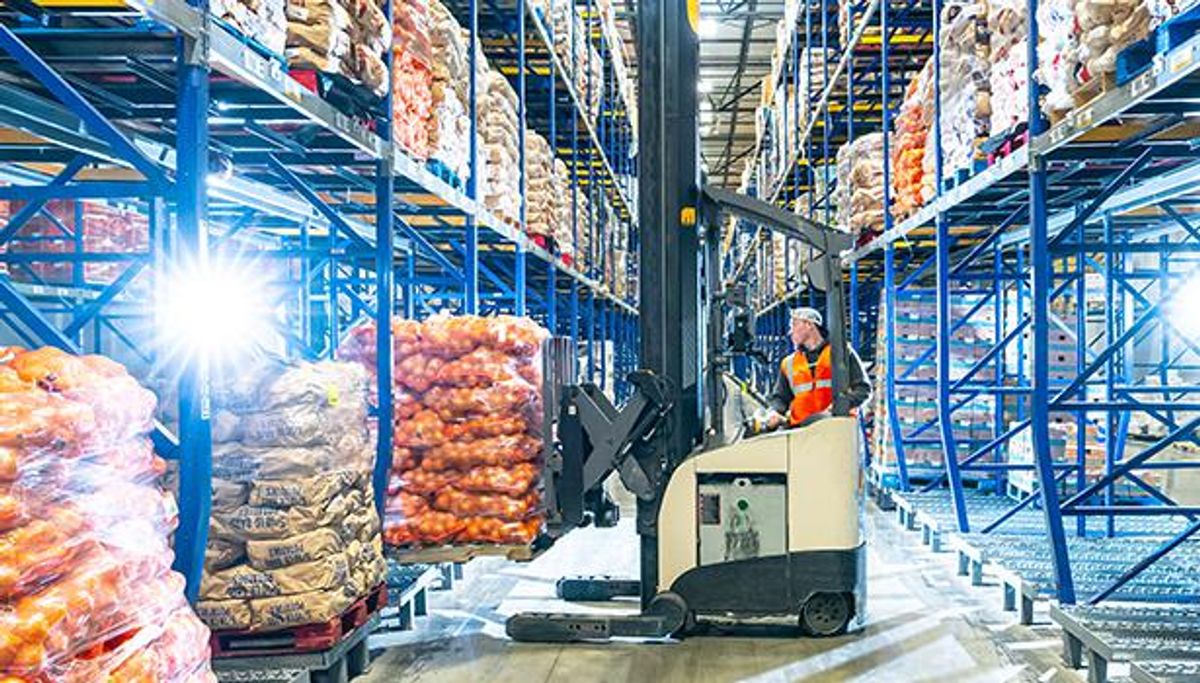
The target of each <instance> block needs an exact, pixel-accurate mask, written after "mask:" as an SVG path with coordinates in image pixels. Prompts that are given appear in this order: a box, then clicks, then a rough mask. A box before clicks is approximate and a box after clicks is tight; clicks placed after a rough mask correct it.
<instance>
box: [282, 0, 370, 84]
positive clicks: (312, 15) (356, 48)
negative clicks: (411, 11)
mask: <svg viewBox="0 0 1200 683" xmlns="http://www.w3.org/2000/svg"><path fill="white" fill-rule="evenodd" d="M287 19H288V22H287V50H286V54H287V59H288V65H289V66H291V67H292V68H299V69H314V70H316V71H321V72H324V73H328V74H336V75H340V76H344V77H345V78H347V79H349V80H350V81H351V82H352V83H355V84H358V85H361V86H363V87H364V88H366V89H367V90H369V91H370V92H371V93H373V94H374V95H376V96H377V97H383V96H384V95H386V94H387V87H388V74H387V64H386V63H385V62H384V61H383V54H384V51H385V50H387V49H388V48H389V46H390V45H391V42H392V33H391V27H390V26H388V22H387V15H385V14H384V13H383V10H382V9H381V8H380V7H379V5H378V4H376V2H375V0H288V3H287Z"/></svg>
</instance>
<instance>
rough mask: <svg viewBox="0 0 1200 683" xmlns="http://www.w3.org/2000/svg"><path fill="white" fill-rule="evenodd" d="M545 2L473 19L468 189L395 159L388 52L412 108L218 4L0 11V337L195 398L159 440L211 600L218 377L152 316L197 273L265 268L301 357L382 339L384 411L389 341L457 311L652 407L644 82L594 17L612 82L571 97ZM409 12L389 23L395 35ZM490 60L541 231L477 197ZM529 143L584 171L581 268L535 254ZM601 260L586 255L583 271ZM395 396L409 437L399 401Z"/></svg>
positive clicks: (575, 208) (572, 175) (470, 10)
mask: <svg viewBox="0 0 1200 683" xmlns="http://www.w3.org/2000/svg"><path fill="white" fill-rule="evenodd" d="M534 4H535V3H532V2H528V3H527V2H525V1H524V0H518V1H517V2H516V3H509V4H507V5H505V6H504V7H496V6H494V5H489V8H488V10H487V11H486V12H485V11H482V10H481V9H480V8H479V6H478V4H477V3H476V2H475V1H474V0H471V1H470V2H450V3H448V8H449V9H450V11H451V12H452V13H453V15H454V16H455V18H456V19H457V20H458V23H459V24H460V25H461V27H462V30H463V31H465V38H466V44H467V45H474V44H476V42H477V41H478V43H479V44H480V45H481V46H482V49H481V50H474V49H470V50H467V52H468V53H469V57H468V59H469V63H470V69H469V77H468V80H469V86H468V90H469V93H470V97H469V98H468V101H467V102H465V103H464V106H465V108H466V110H467V116H468V119H469V127H470V130H469V137H468V138H467V140H468V141H469V146H470V155H469V163H468V164H467V166H466V168H467V169H468V174H467V175H468V177H467V178H460V177H458V175H457V174H455V173H454V172H453V171H452V170H451V169H448V168H447V165H446V164H441V163H434V162H429V163H427V162H426V161H425V160H424V159H423V158H417V157H414V156H413V155H411V154H410V153H409V152H408V151H407V150H406V149H405V148H403V147H402V146H401V145H400V144H399V142H394V141H393V140H392V131H393V130H395V126H396V124H397V120H396V118H395V117H396V116H397V114H396V113H395V112H394V111H393V106H392V104H393V102H392V99H393V97H394V94H395V91H394V88H393V86H392V85H391V82H392V78H391V76H392V60H393V54H394V51H395V49H396V48H395V47H392V46H389V48H388V49H385V50H384V51H383V58H384V64H385V66H386V67H387V71H386V73H385V77H386V80H387V83H388V85H387V86H386V87H385V88H384V89H385V90H386V95H384V96H383V97H382V98H378V99H374V98H370V97H363V96H362V92H361V91H358V90H355V89H354V88H347V87H346V84H345V83H344V82H339V80H338V79H331V78H327V77H323V76H320V75H313V74H312V73H308V72H304V73H302V72H301V70H298V69H294V68H293V69H290V70H289V68H288V66H287V59H286V58H285V57H284V56H283V55H281V54H278V53H276V52H273V51H272V50H270V49H268V48H267V47H265V46H264V45H263V44H262V43H261V42H259V41H256V40H251V39H249V38H247V37H246V36H245V35H243V34H241V33H240V32H239V31H238V30H236V29H234V28H233V27H232V26H231V25H230V24H229V23H227V22H225V21H222V20H219V19H217V18H215V17H213V16H212V15H211V14H210V13H209V4H208V3H207V2H204V1H203V0H198V1H196V2H186V1H185V0H155V1H154V2H146V3H142V2H138V1H137V0H129V1H128V2H112V1H109V0H101V1H100V2H85V3H61V2H56V3H46V5H45V6H41V5H40V4H39V3H36V2H35V3H20V4H11V3H10V4H9V5H8V6H6V8H5V9H4V10H3V12H2V14H0V55H2V56H3V59H2V60H0V69H3V71H4V74H5V78H4V81H5V82H4V83H3V84H2V85H0V99H2V100H3V102H4V105H3V106H2V107H0V136H3V145H2V147H0V179H2V181H3V187H0V200H4V201H5V202H19V203H18V204H16V205H13V206H12V210H11V211H8V212H6V214H5V215H4V220H0V249H2V250H3V253H0V263H3V264H4V265H5V266H6V271H7V272H6V273H2V274H0V328H3V329H4V331H5V332H4V333H5V338H6V339H11V340H13V341H18V340H23V341H24V343H26V344H29V345H53V346H57V347H61V348H63V349H68V350H72V351H90V352H97V353H105V354H108V355H112V356H116V357H119V358H121V359H122V360H124V361H126V362H127V363H128V364H130V365H131V367H132V368H133V369H134V370H135V371H137V372H138V373H139V375H140V376H142V377H144V378H145V380H146V381H147V382H149V383H150V384H151V386H153V387H154V388H155V389H156V390H157V391H158V392H159V393H160V396H161V397H162V399H163V403H164V404H168V403H170V402H171V400H173V399H174V398H177V399H178V414H174V413H170V414H167V415H164V417H163V422H164V424H171V425H172V428H168V427H166V426H160V427H159V429H158V430H157V433H156V435H155V436H156V442H157V445H158V448H159V451H160V452H161V453H162V454H163V455H164V456H165V457H169V458H171V459H175V460H178V461H179V463H180V468H181V479H182V483H181V487H180V491H181V499H180V527H179V532H178V536H177V540H176V544H175V548H176V552H177V566H178V567H179V569H180V570H181V571H182V572H183V573H184V574H185V576H186V577H187V578H188V583H189V596H191V597H193V599H194V597H195V595H196V590H197V586H198V582H199V578H200V572H201V569H202V565H203V556H204V546H205V537H206V530H207V528H208V510H209V504H210V499H211V491H210V483H209V482H210V479H211V448H212V445H211V427H210V424H209V418H210V415H209V396H208V389H207V382H208V377H207V373H208V368H207V367H206V366H205V365H204V364H203V363H201V362H199V361H198V360H196V359H195V358H193V357H188V356H186V355H182V354H179V353H177V350H176V349H171V348H164V347H163V346H162V345H161V344H160V343H159V342H158V340H159V339H160V338H161V335H160V334H159V332H160V330H159V323H161V318H162V311H161V310H156V307H155V305H153V302H154V301H155V300H156V299H158V297H159V296H160V295H161V294H162V291H161V288H162V286H163V283H164V282H165V281H167V280H169V279H170V278H171V277H172V276H173V275H174V274H176V273H180V272H191V271H197V270H200V271H203V270H205V269H207V268H208V267H209V266H211V265H213V264H230V263H233V264H240V265H241V266H243V267H245V266H249V267H250V268H252V269H254V270H256V271H258V273H259V274H260V275H261V279H260V282H259V284H261V285H262V287H263V288H264V290H265V291H266V292H268V298H269V300H270V301H271V303H272V306H273V310H275V311H278V315H277V316H275V319H273V320H272V321H271V322H272V325H273V326H274V337H273V339H274V341H275V342H277V344H278V346H279V348H278V349H277V350H279V351H281V352H283V353H286V354H287V355H289V356H292V357H303V358H310V359H317V358H329V357H332V355H333V354H334V353H335V351H336V349H337V347H338V344H339V343H340V341H341V339H342V336H343V334H344V333H345V331H346V330H348V329H349V328H350V327H351V326H352V325H353V324H355V323H356V322H358V321H361V320H363V319H374V320H376V322H377V323H380V324H378V329H379V330H380V333H379V335H378V337H379V339H378V343H379V348H380V351H381V353H380V354H379V355H380V357H379V366H378V372H377V377H378V381H379V386H380V387H381V388H388V387H391V385H392V379H391V371H392V364H391V360H390V351H389V350H390V348H391V340H390V332H389V330H390V327H389V325H388V324H386V321H388V320H389V319H390V318H391V316H392V315H393V314H395V315H403V316H407V317H424V316H426V315H429V314H432V313H434V312H437V311H441V310H450V311H455V312H461V313H495V312H509V313H515V314H518V315H529V316H532V317H534V318H535V319H537V320H538V321H539V322H541V323H542V324H543V325H545V326H546V327H547V328H549V329H550V330H551V331H552V332H554V333H555V334H559V335H563V336H568V337H570V338H571V340H572V341H573V343H574V344H575V345H576V348H578V349H579V350H580V354H581V363H580V367H581V374H582V375H583V379H590V380H593V381H597V382H601V381H604V380H605V379H606V378H616V379H615V381H611V383H609V384H608V385H607V386H608V387H609V388H610V389H611V390H612V391H614V392H615V393H616V394H617V395H624V394H625V393H626V392H627V391H628V387H627V386H625V384H624V381H623V378H624V376H625V374H626V373H627V372H628V371H630V370H632V369H633V368H634V367H636V349H637V340H636V315H637V307H636V296H637V286H636V281H635V280H634V281H633V282H632V283H631V282H630V280H631V278H632V277H633V276H634V274H636V254H633V253H630V246H629V245H635V244H637V236H636V230H637V218H636V199H635V198H634V197H633V195H632V193H633V192H634V188H635V186H636V159H635V158H634V155H633V150H634V149H635V148H636V143H635V141H634V138H635V134H636V133H635V128H634V124H633V123H631V121H630V108H629V106H628V105H627V103H628V98H629V97H630V93H631V92H632V91H631V89H630V88H629V86H628V82H627V74H626V71H625V66H624V64H623V63H622V64H621V65H617V66H614V61H615V59H616V56H615V55H614V54H613V52H612V51H613V50H619V49H620V46H619V45H615V44H614V42H613V41H614V40H615V38H616V33H615V29H614V28H613V27H612V26H611V23H612V15H611V7H610V8H608V11H607V13H606V12H604V11H601V10H600V9H599V8H597V7H595V6H593V5H592V4H590V3H585V4H580V5H579V6H578V7H577V9H576V11H577V14H578V15H579V17H580V21H579V22H578V27H579V29H580V30H579V31H578V33H577V34H576V33H575V31H574V30H573V29H572V35H571V36H570V37H569V39H570V40H571V41H573V43H574V44H575V45H576V46H579V45H587V46H591V47H592V48H593V49H592V50H591V51H585V52H584V53H585V54H587V55H589V56H593V57H595V58H596V59H598V60H600V62H599V63H598V64H597V66H598V67H599V68H598V69H597V70H596V71H595V73H599V74H601V75H602V82H592V79H591V77H590V76H587V77H585V78H583V79H581V80H580V79H576V80H575V81H572V79H571V78H570V74H583V73H584V68H583V67H582V66H580V65H579V64H578V63H577V60H575V55H576V54H578V53H576V52H572V53H570V54H569V55H568V56H569V57H571V60H568V61H564V60H562V59H560V58H559V57H557V56H555V55H554V54H553V51H552V50H548V49H547V46H548V45H553V44H554V41H555V34H554V30H555V29H554V27H553V25H552V23H551V22H549V21H547V20H546V17H549V16H553V15H554V13H555V12H556V11H559V10H561V9H563V8H564V7H568V6H567V5H566V3H565V2H560V1H559V0H550V1H549V2H546V3H539V4H538V7H536V8H535V7H534ZM407 5H408V3H406V4H405V7H407ZM398 9H400V6H398V5H395V4H389V3H385V4H384V5H383V10H384V13H385V14H386V19H387V22H388V24H389V25H391V24H392V23H393V21H394V16H395V14H396V12H397V11H398ZM572 9H575V8H572ZM571 26H572V27H575V26H576V23H571ZM484 59H487V60H488V61H490V63H491V66H492V68H494V69H498V70H500V71H501V72H502V73H503V74H504V76H505V77H506V78H507V79H508V81H509V82H510V84H511V86H512V88H513V90H514V91H516V93H517V95H518V96H517V105H516V106H517V109H518V115H519V128H518V131H519V135H520V144H519V147H518V151H519V152H520V154H519V156H518V159H517V168H518V169H519V171H518V177H519V180H518V182H519V187H520V193H519V199H520V212H519V214H518V215H516V216H515V217H509V218H507V219H502V218H500V217H498V216H497V215H496V214H495V212H493V211H491V210H489V209H488V208H487V207H486V206H485V202H484V198H483V196H482V194H481V191H480V186H479V182H478V181H479V178H480V177H481V174H482V172H483V168H484V159H483V152H482V149H481V147H482V143H481V142H480V135H479V131H478V130H477V129H478V123H477V117H476V116H475V115H476V113H477V108H478V103H479V98H480V97H481V96H482V93H483V88H484V85H483V84H482V83H480V82H477V81H479V78H478V75H479V74H481V73H482V64H481V63H480V62H481V61H482V60H484ZM589 73H591V72H589ZM618 74H619V78H618ZM343 80H344V79H343ZM585 98H592V101H593V102H594V104H592V106H591V108H590V110H589V108H588V106H587V104H585V101H586V100H585ZM527 131H536V132H537V133H538V134H539V135H541V136H543V137H545V138H546V139H548V140H549V141H551V143H552V144H551V150H552V154H553V155H554V156H555V157H557V158H558V159H559V160H561V161H562V162H563V165H565V167H566V169H567V175H566V177H565V180H566V185H567V187H566V192H565V194H566V195H567V197H568V199H569V202H568V204H567V205H566V206H567V207H568V209H569V211H568V213H567V215H568V216H569V234H570V235H571V241H572V242H573V244H571V245H570V247H571V249H568V248H567V246H568V245H565V244H559V243H556V241H555V240H553V239H546V238H545V237H544V236H539V235H533V234H531V233H530V230H529V228H530V225H529V222H528V220H527V219H528V209H529V207H528V206H527V201H526V196H527V190H528V189H529V188H528V187H527V185H528V183H527V180H528V177H529V170H528V166H529V164H528V163H527V156H528V150H529V149H530V147H529V141H528V140H526V136H527V135H528V134H529V133H528V132H527ZM206 150H207V151H206ZM585 197H586V198H587V201H585V200H584V198H585ZM84 202H88V203H87V204H86V205H85V204H84ZM85 207H86V208H85ZM93 209H94V210H95V211H99V212H119V213H120V214H121V216H122V220H126V221H127V222H129V223H130V224H133V225H134V226H135V227H136V228H137V229H140V230H142V231H143V232H142V233H139V234H141V235H143V236H142V237H139V238H138V239H136V240H131V241H127V242H118V243H115V244H113V243H100V242H98V241H96V240H93V239H92V236H91V235H89V234H88V230H87V229H86V228H85V227H84V226H85V224H86V221H87V220H89V219H88V218H87V217H86V216H85V213H86V211H91V210H93ZM31 220H33V221H35V222H36V223H37V230H33V229H32V228H30V225H31V223H30V221H31ZM630 233H632V234H630ZM584 242H586V243H587V244H588V245H589V246H588V248H587V250H586V252H580V251H577V250H575V249H574V248H575V247H576V246H577V245H579V244H583V243H584ZM618 253H619V254H623V255H620V256H615V255H617V254H618ZM379 395H380V396H381V404H382V405H380V411H381V413H382V414H391V411H392V409H391V406H390V405H389V404H390V396H391V392H390V391H386V390H385V391H380V392H379ZM176 424H177V428H176V427H175V425H176ZM391 453H392V446H391V443H390V431H389V430H380V437H379V444H378V457H377V462H376V469H375V475H376V486H375V490H376V491H377V492H381V491H383V490H384V489H385V488H386V486H384V485H383V484H385V483H386V475H387V472H388V468H389V465H390V458H391Z"/></svg>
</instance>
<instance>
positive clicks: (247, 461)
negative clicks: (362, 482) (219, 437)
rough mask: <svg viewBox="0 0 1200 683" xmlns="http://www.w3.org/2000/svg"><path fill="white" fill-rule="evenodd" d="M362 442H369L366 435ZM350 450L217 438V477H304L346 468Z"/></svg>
mask: <svg viewBox="0 0 1200 683" xmlns="http://www.w3.org/2000/svg"><path fill="white" fill-rule="evenodd" d="M360 441H361V442H362V443H364V444H365V441H366V438H365V435H364V437H363V438H362V439H361V440H360ZM351 443H353V442H351ZM359 447H360V448H362V447H364V446H359ZM346 452H347V451H346V450H344V449H343V448H342V447H341V446H328V445H326V446H316V447H312V448H255V447H251V446H245V445H243V444H240V443H236V442H229V443H217V442H215V441H214V444H213V477H216V478H218V479H224V480H226V481H232V482H246V483H251V482H255V481H262V480H276V479H300V478H304V477H309V476H312V475H313V474H314V473H316V472H328V471H331V470H338V469H343V468H345V467H346V466H347V465H346V463H345V461H346Z"/></svg>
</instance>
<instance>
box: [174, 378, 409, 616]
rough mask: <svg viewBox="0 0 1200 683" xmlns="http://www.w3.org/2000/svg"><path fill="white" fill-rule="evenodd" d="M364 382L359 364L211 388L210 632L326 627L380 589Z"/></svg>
mask: <svg viewBox="0 0 1200 683" xmlns="http://www.w3.org/2000/svg"><path fill="white" fill-rule="evenodd" d="M367 381H368V375H367V372H366V370H364V369H363V368H362V366H360V365H359V364H357V363H343V362H322V363H316V364H310V363H303V364H299V365H285V364H275V363H270V362H263V363H262V364H261V366H259V367H253V368H248V369H247V370H246V371H245V373H244V374H243V375H242V376H240V377H237V378H231V379H229V380H228V381H225V382H221V383H220V384H219V386H218V387H217V388H216V389H215V392H214V405H215V406H216V408H217V410H218V412H217V413H216V415H215V417H214V420H213V442H214V447H213V501H212V518H211V519H212V523H211V526H210V529H209V544H208V551H207V553H206V556H205V574H204V581H203V582H202V584H201V586H200V602H199V603H198V604H197V608H196V609H197V611H198V612H199V613H200V616H201V618H203V619H204V621H205V622H206V623H208V625H209V626H210V627H211V628H213V629H214V630H222V631H225V630H236V631H277V630H280V629H285V628H290V627H293V626H302V625H307V624H321V623H325V622H327V621H328V620H330V619H333V618H335V617H337V616H339V615H340V614H342V613H343V612H345V611H346V610H347V609H348V608H349V607H350V606H351V605H352V604H354V602H355V601H356V600H358V599H360V598H362V597H363V596H365V595H367V594H368V593H369V592H370V591H371V590H372V589H373V588H374V587H376V586H377V585H379V584H380V583H381V582H382V581H383V577H384V574H385V570H386V567H385V562H384V560H383V545H382V537H381V528H380V521H379V515H378V513H377V512H376V509H375V505H374V495H373V493H372V487H371V472H372V466H373V462H374V439H372V437H371V433H370V430H369V427H368V423H367V404H368V396H369V386H368V384H367Z"/></svg>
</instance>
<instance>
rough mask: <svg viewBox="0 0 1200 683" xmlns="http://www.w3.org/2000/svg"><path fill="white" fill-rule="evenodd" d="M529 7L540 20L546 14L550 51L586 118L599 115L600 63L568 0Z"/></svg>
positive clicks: (548, 0) (544, 0)
mask: <svg viewBox="0 0 1200 683" xmlns="http://www.w3.org/2000/svg"><path fill="white" fill-rule="evenodd" d="M551 4H553V5H554V7H553V8H551V7H550V5H551ZM533 6H534V8H535V9H536V10H537V12H538V14H539V15H540V16H541V17H542V18H543V20H544V19H545V17H546V15H550V21H549V22H546V23H547V24H548V26H547V32H549V33H552V34H553V36H554V54H555V55H556V56H557V57H558V63H559V65H560V66H561V68H562V69H563V70H564V71H566V75H567V77H568V78H570V80H571V83H572V85H573V86H574V88H575V94H576V95H578V96H579V101H580V103H581V104H582V105H583V106H584V108H585V110H586V111H587V114H588V120H589V121H595V120H596V119H597V118H598V117H599V116H600V96H601V94H602V93H603V92H604V64H603V62H601V61H600V53H599V52H597V51H596V48H595V46H593V45H592V43H591V40H590V34H589V32H588V30H587V23H586V22H585V21H584V19H583V17H582V15H580V13H579V9H578V8H576V7H575V5H574V3H573V2H571V1H570V0H553V1H552V0H533Z"/></svg>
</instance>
